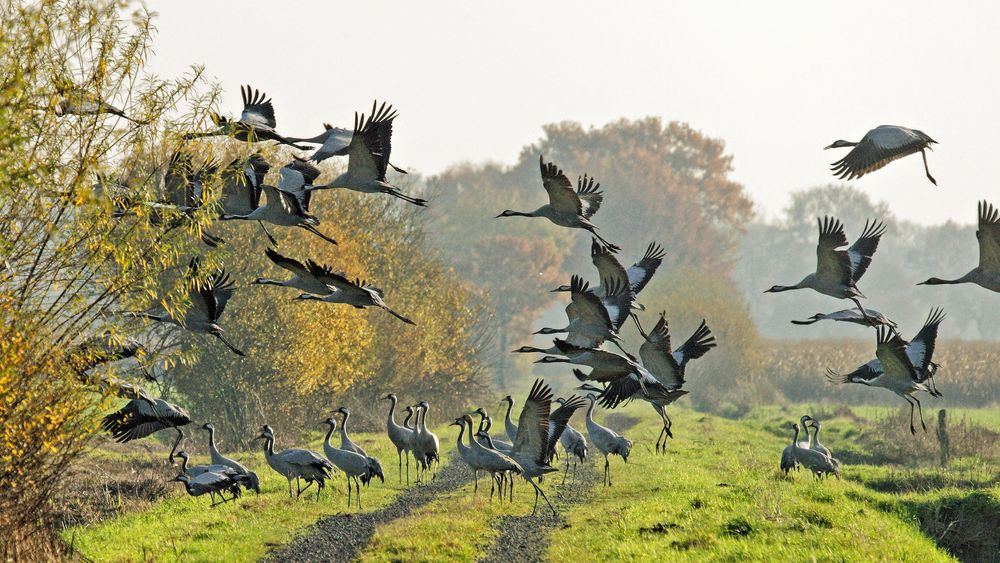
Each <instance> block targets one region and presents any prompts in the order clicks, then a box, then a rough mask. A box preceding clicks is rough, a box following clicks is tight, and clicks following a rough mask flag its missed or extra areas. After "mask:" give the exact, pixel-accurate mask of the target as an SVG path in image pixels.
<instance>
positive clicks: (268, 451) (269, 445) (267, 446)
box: [264, 438, 274, 460]
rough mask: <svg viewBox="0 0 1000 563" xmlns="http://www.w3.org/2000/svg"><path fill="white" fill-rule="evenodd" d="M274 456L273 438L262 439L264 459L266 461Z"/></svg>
mask: <svg viewBox="0 0 1000 563" xmlns="http://www.w3.org/2000/svg"><path fill="white" fill-rule="evenodd" d="M273 455H274V438H264V457H266V458H267V459H268V460H270V459H271V456H273Z"/></svg>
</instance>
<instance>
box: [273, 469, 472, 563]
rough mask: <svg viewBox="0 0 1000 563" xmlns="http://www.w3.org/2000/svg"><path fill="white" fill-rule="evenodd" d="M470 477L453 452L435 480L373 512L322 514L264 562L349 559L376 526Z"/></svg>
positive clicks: (355, 555)
mask: <svg viewBox="0 0 1000 563" xmlns="http://www.w3.org/2000/svg"><path fill="white" fill-rule="evenodd" d="M471 480H472V475H471V474H470V473H469V471H468V468H467V467H465V466H464V465H463V464H462V463H459V460H458V458H457V456H455V455H454V453H453V455H452V456H451V457H450V459H449V460H448V463H446V464H443V465H442V467H441V469H440V470H439V471H438V475H437V478H436V479H433V480H431V481H430V482H429V483H427V484H425V485H414V486H413V487H411V488H409V489H408V490H406V491H403V492H402V493H400V495H399V496H398V497H396V499H395V500H393V501H392V502H391V503H390V504H389V505H388V506H385V507H384V508H381V509H379V510H376V511H373V512H361V513H355V512H348V513H343V514H335V515H332V516H326V517H323V518H321V519H319V521H317V522H316V523H315V524H313V525H312V526H310V527H309V528H307V529H306V530H305V531H304V532H303V533H301V534H300V535H298V536H297V537H296V538H295V539H293V540H292V541H291V542H290V543H289V544H288V545H286V546H284V547H282V548H280V549H278V550H276V551H273V552H271V553H270V554H268V556H267V558H266V559H265V560H266V561H353V560H355V559H357V558H358V555H360V553H361V552H362V550H364V548H365V547H367V546H368V542H369V541H370V540H371V537H372V534H374V533H375V529H376V528H377V527H378V526H381V525H383V524H386V523H389V522H392V521H394V520H397V519H399V518H405V517H406V516H408V515H409V514H410V513H412V512H413V511H414V510H416V509H418V508H420V507H421V506H424V505H425V504H427V503H429V502H431V501H432V500H434V499H435V498H438V497H439V496H440V495H441V494H442V493H447V492H449V491H452V490H455V489H457V488H459V487H461V486H462V485H464V484H465V483H468V482H470V481H471Z"/></svg>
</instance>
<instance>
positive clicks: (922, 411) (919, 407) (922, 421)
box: [912, 397, 927, 432]
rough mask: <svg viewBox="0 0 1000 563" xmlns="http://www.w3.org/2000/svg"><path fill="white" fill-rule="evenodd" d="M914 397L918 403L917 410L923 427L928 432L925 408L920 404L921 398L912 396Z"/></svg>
mask: <svg viewBox="0 0 1000 563" xmlns="http://www.w3.org/2000/svg"><path fill="white" fill-rule="evenodd" d="M912 399H913V400H914V401H916V403H917V412H918V413H919V414H920V426H922V427H923V429H924V432H927V425H926V424H924V408H923V407H922V406H921V405H920V399H918V398H916V397H912Z"/></svg>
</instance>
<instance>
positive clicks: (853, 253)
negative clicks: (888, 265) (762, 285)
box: [764, 217, 885, 326]
mask: <svg viewBox="0 0 1000 563" xmlns="http://www.w3.org/2000/svg"><path fill="white" fill-rule="evenodd" d="M817 222H818V223H819V244H818V245H817V246H816V271H815V272H814V273H812V274H809V275H807V276H806V277H805V278H803V279H802V281H800V282H799V283H797V284H795V285H788V286H786V285H776V286H773V287H771V289H768V290H767V291H765V292H764V293H778V292H781V291H791V290H795V289H806V288H808V289H812V290H814V291H817V292H819V293H822V294H823V295H829V296H830V297H836V298H837V299H850V300H851V301H853V302H854V304H855V305H857V306H858V311H860V312H861V313H862V315H864V316H865V319H866V320H867V321H868V324H870V325H872V326H875V324H876V323H875V321H874V320H872V319H871V318H869V317H868V316H867V313H865V308H864V307H862V306H861V302H860V301H858V298H859V297H864V294H862V293H861V291H860V290H858V286H857V283H858V281H859V280H860V279H861V276H863V275H864V274H865V271H866V270H868V266H869V265H870V264H871V262H872V256H874V255H875V251H876V250H877V249H878V243H879V240H880V239H881V238H882V234H883V233H885V225H883V224H882V223H881V222H880V221H874V222H865V230H864V232H863V233H862V234H861V237H860V238H858V240H856V241H854V244H852V245H851V247H850V248H848V249H847V250H840V248H841V247H844V246H847V235H845V234H844V226H843V225H842V224H841V223H840V221H839V220H837V219H835V218H833V217H824V218H823V219H822V220H817Z"/></svg>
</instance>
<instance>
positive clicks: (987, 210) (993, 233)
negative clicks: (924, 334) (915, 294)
mask: <svg viewBox="0 0 1000 563" xmlns="http://www.w3.org/2000/svg"><path fill="white" fill-rule="evenodd" d="M976 238H977V239H979V265H978V266H976V267H975V268H973V269H972V270H971V271H970V272H969V273H967V274H965V275H964V276H962V277H960V278H958V279H953V280H943V279H941V278H930V279H928V280H927V281H925V282H921V283H918V284H917V285H951V284H959V283H974V284H976V285H978V286H979V287H983V288H986V289H988V290H990V291H996V292H1000V210H997V209H996V208H995V207H993V204H991V203H987V202H985V201H980V202H979V229H978V230H977V231H976Z"/></svg>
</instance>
